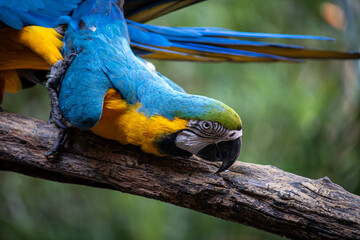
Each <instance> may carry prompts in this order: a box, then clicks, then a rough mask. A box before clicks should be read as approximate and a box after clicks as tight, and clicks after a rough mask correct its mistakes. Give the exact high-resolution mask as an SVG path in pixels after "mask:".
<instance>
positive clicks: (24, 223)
mask: <svg viewBox="0 0 360 240" xmlns="http://www.w3.org/2000/svg"><path fill="white" fill-rule="evenodd" d="M325 2H329V1H320V0H319V1H313V0H302V1H295V0H277V1H263V0H241V1H239V0H231V1H230V0H227V1H215V0H214V1H205V2H203V3H200V4H197V5H194V6H191V7H188V8H186V9H183V10H180V11H178V12H175V13H171V14H169V15H167V16H164V17H161V18H159V19H157V20H156V21H152V23H153V24H160V25H171V26H216V27H226V28H231V29H236V30H241V31H253V32H274V33H294V34H309V35H323V36H329V37H334V38H336V40H337V41H329V42H316V41H309V40H308V41H304V40H302V41H298V42H297V43H301V44H304V45H307V46H311V47H319V48H333V49H343V50H345V49H353V50H355V49H357V48H358V39H357V36H358V33H359V32H358V30H359V29H358V27H357V26H356V22H357V23H358V22H359V21H357V20H360V19H359V16H360V14H359V12H356V11H359V9H360V7H359V4H358V2H356V1H339V2H338V3H340V4H344V3H346V2H347V3H350V4H353V6H350V8H349V10H350V11H349V12H347V13H346V14H348V17H349V19H350V21H348V23H347V25H346V27H345V29H342V30H339V29H335V28H333V27H331V26H330V25H329V24H328V23H327V22H326V21H325V20H324V18H323V16H322V14H321V9H322V6H323V5H322V4H323V3H325ZM354 5H356V6H357V8H356V7H354ZM349 14H350V15H349ZM282 42H285V43H286V41H282ZM153 63H154V64H155V65H156V67H157V70H158V71H160V72H161V73H163V74H164V75H165V76H167V77H169V78H171V79H172V80H173V81H175V82H176V83H178V84H179V85H180V86H182V87H183V88H184V89H185V90H186V91H188V92H189V93H193V94H200V95H205V96H208V97H212V98H215V99H218V100H220V101H223V102H224V103H226V104H228V105H229V106H231V107H232V108H234V109H235V110H236V111H237V112H238V113H239V114H240V116H241V117H242V120H243V123H244V137H243V149H242V153H241V155H240V158H239V160H240V161H245V162H252V163H259V164H270V165H275V166H277V167H278V168H281V169H283V170H285V171H289V172H292V173H295V174H298V175H302V176H305V177H309V178H315V179H316V178H321V177H323V176H328V177H329V178H330V179H331V180H332V181H334V182H335V183H337V184H339V185H341V186H342V187H344V188H345V189H346V190H348V191H350V192H353V193H355V194H358V195H359V194H360V164H359V159H360V146H359V133H360V121H359V76H358V73H357V71H356V62H351V61H345V62H341V61H307V62H306V63H300V64H291V63H271V64H269V63H257V64H250V63H246V64H236V63H188V62H161V61H153ZM3 107H4V108H5V109H6V110H7V111H11V112H17V113H21V114H25V115H29V116H33V117H36V118H40V119H44V120H47V118H48V113H49V100H48V96H47V91H46V89H45V87H44V86H37V87H35V88H32V89H29V90H24V91H22V92H20V93H19V94H17V95H12V94H7V95H6V98H5V104H4V105H3ZM279 238H280V237H278V236H275V235H272V234H269V233H265V232H263V231H259V230H256V229H254V228H249V227H246V226H242V225H239V224H235V223H231V222H227V221H223V220H221V219H217V218H214V217H210V216H207V215H204V214H201V213H197V212H194V211H190V210H187V209H183V208H179V207H175V206H171V205H169V204H165V203H161V202H158V201H154V200H150V199H146V198H142V197H137V196H131V195H128V194H123V193H120V192H115V191H109V190H102V189H95V188H89V187H83V186H75V185H68V184H60V183H55V182H48V181H44V180H40V179H34V178H30V177H26V176H22V175H19V174H15V173H8V172H0V239H1V240H8V239H9V240H10V239H33V240H41V239H88V240H92V239H109V240H111V239H148V240H162V239H207V240H211V239H216V240H218V239H245V240H247V239H279Z"/></svg>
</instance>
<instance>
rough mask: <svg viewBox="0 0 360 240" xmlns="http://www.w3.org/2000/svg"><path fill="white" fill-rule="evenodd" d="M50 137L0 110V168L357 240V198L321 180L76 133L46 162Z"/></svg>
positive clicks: (44, 127) (38, 125) (296, 231)
mask: <svg viewBox="0 0 360 240" xmlns="http://www.w3.org/2000/svg"><path fill="white" fill-rule="evenodd" d="M56 134H57V129H56V128H55V127H54V126H53V125H49V124H47V123H45V122H44V121H40V120H37V119H33V118H29V117H24V116H21V115H17V114H12V113H7V112H0V170H6V171H14V172H18V173H22V174H26V175H30V176H34V177H37V178H43V179H48V180H54V181H60V182H67V183H74V184H83V185H87V186H93V187H101V188H110V189H114V190H119V191H122V192H127V193H131V194H136V195H140V196H145V197H148V198H153V199H157V200H161V201H164V202H167V203H171V204H175V205H178V206H182V207H185V208H190V209H193V210H196V211H199V212H203V213H206V214H209V215H212V216H216V217H219V218H222V219H225V220H230V221H234V222H238V223H242V224H246V225H249V226H253V227H256V228H259V229H262V230H265V231H269V232H272V233H275V234H278V235H281V236H285V237H288V238H292V239H360V197H359V196H356V195H354V194H351V193H349V192H347V191H345V190H344V189H343V188H342V187H340V186H338V185H336V184H334V183H332V182H331V181H330V180H329V179H328V178H327V177H324V178H322V179H318V180H311V179H308V178H304V177H301V176H297V175H294V174H291V173H287V172H284V171H282V170H280V169H277V168H276V167H273V166H264V165H257V164H251V163H243V162H238V163H236V164H235V165H234V166H233V167H232V168H231V169H230V171H227V172H224V173H221V174H219V175H214V172H215V171H216V170H217V168H218V164H217V163H209V162H206V161H203V160H199V159H182V158H159V157H155V156H152V155H148V154H144V153H142V152H141V151H140V150H139V149H138V148H137V147H133V146H122V145H120V144H118V143H116V142H113V141H109V140H105V139H102V138H100V137H97V136H95V135H94V134H92V133H89V132H81V131H76V130H74V131H73V132H72V134H71V140H70V141H69V142H68V143H67V144H66V147H65V149H64V151H63V152H62V153H61V154H59V155H58V156H57V157H52V158H46V157H45V156H44V154H43V153H44V152H45V151H46V150H48V148H49V147H50V146H51V144H52V143H53V142H54V140H55V137H56Z"/></svg>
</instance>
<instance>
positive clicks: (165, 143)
mask: <svg viewBox="0 0 360 240" xmlns="http://www.w3.org/2000/svg"><path fill="white" fill-rule="evenodd" d="M181 131H183V130H180V131H178V132H176V133H172V134H168V135H163V136H161V137H160V139H159V140H156V142H154V145H155V146H157V149H158V151H159V153H160V154H165V155H171V156H178V157H190V156H191V155H192V153H190V152H188V151H186V150H184V149H181V148H178V147H177V146H176V144H175V140H176V136H177V134H178V133H179V132H181Z"/></svg>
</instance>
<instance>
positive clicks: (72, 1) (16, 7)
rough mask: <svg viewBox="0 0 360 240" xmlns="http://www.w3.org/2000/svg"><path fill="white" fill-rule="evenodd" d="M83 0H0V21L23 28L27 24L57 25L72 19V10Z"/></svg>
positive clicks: (16, 27)
mask: <svg viewBox="0 0 360 240" xmlns="http://www.w3.org/2000/svg"><path fill="white" fill-rule="evenodd" d="M80 2H81V0H61V1H58V0H18V1H11V0H10V1H9V0H0V21H2V22H3V23H5V24H6V25H8V26H10V27H12V28H15V29H21V28H22V27H23V26H25V25H37V26H42V27H50V28H52V27H56V26H57V25H58V24H64V23H67V22H69V21H70V19H71V18H70V17H69V16H68V15H69V14H70V12H71V11H72V10H73V9H75V8H76V7H77V5H78V4H79V3H80Z"/></svg>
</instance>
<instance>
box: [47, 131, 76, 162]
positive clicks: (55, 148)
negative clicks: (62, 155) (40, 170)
mask: <svg viewBox="0 0 360 240" xmlns="http://www.w3.org/2000/svg"><path fill="white" fill-rule="evenodd" d="M69 130H70V127H67V128H60V131H59V134H58V136H57V138H56V141H55V143H54V145H52V146H51V148H50V149H49V151H48V152H45V153H44V155H45V156H47V157H48V156H51V155H54V154H56V153H58V152H59V150H60V149H61V147H62V146H63V145H64V143H65V142H66V141H67V139H68V136H69Z"/></svg>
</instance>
